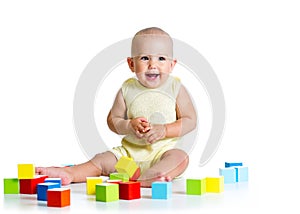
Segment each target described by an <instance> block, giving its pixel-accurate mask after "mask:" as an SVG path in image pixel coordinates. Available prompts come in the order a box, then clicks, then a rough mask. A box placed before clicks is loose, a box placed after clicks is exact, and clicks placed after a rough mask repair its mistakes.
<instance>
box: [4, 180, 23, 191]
mask: <svg viewBox="0 0 300 214" xmlns="http://www.w3.org/2000/svg"><path fill="white" fill-rule="evenodd" d="M3 185H4V194H19V179H18V178H4V179H3Z"/></svg>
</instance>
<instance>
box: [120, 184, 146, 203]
mask: <svg viewBox="0 0 300 214" xmlns="http://www.w3.org/2000/svg"><path fill="white" fill-rule="evenodd" d="M119 198H120V199H124V200H132V199H138V198H141V184H140V182H133V181H129V182H121V183H119Z"/></svg>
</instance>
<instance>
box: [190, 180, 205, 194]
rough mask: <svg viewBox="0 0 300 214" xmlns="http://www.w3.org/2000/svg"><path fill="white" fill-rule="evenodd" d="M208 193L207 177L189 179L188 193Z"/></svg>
mask: <svg viewBox="0 0 300 214" xmlns="http://www.w3.org/2000/svg"><path fill="white" fill-rule="evenodd" d="M204 193H206V179H205V178H202V179H191V178H189V179H187V180H186V194H187V195H203V194H204Z"/></svg>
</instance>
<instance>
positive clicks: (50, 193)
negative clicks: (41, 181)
mask: <svg viewBox="0 0 300 214" xmlns="http://www.w3.org/2000/svg"><path fill="white" fill-rule="evenodd" d="M70 199H71V190H70V189H68V188H53V189H49V190H47V206H48V207H66V206H70V204H71V203H70Z"/></svg>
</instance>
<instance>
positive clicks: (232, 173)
mask: <svg viewBox="0 0 300 214" xmlns="http://www.w3.org/2000/svg"><path fill="white" fill-rule="evenodd" d="M219 175H220V176H221V175H223V176H224V184H232V183H235V182H236V169H235V168H234V167H226V168H219Z"/></svg>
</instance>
